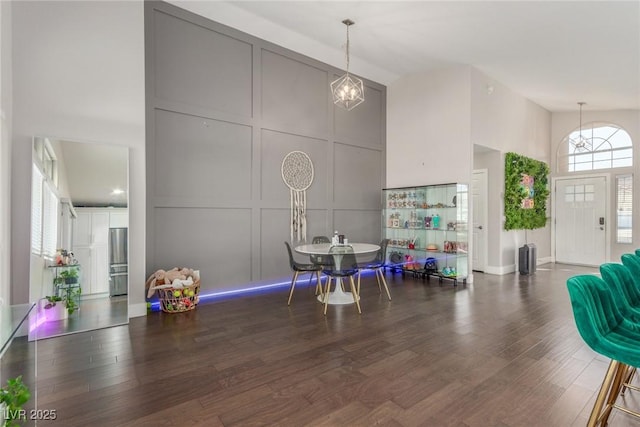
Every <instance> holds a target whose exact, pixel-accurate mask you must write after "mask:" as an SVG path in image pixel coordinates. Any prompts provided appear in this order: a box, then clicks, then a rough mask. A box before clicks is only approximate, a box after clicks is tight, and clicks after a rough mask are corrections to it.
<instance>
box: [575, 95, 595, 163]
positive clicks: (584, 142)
mask: <svg viewBox="0 0 640 427" xmlns="http://www.w3.org/2000/svg"><path fill="white" fill-rule="evenodd" d="M585 104H586V102H578V105H579V106H580V127H579V131H578V140H577V141H576V142H575V143H574V145H575V147H576V151H590V150H591V147H590V146H591V143H590V142H589V140H588V139H587V138H585V137H584V136H582V106H583V105H585Z"/></svg>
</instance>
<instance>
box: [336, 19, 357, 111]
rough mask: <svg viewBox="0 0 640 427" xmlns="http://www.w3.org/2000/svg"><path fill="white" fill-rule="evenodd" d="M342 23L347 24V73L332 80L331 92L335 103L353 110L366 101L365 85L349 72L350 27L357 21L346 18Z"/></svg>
mask: <svg viewBox="0 0 640 427" xmlns="http://www.w3.org/2000/svg"><path fill="white" fill-rule="evenodd" d="M342 23H343V24H344V25H346V26H347V74H345V75H344V76H342V77H340V78H338V79H336V80H334V81H333V82H331V93H332V94H333V103H334V104H335V105H337V106H339V107H342V108H344V109H346V110H351V109H353V108H355V107H357V106H358V105H360V104H361V103H362V102H364V85H363V83H362V80H360V79H359V78H357V77H354V76H352V75H351V74H349V27H350V26H352V25H353V24H355V22H353V21H352V20H350V19H345V20H344V21H342Z"/></svg>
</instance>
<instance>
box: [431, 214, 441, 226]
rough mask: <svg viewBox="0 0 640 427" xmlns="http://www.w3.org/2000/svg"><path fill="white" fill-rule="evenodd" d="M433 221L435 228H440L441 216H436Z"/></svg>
mask: <svg viewBox="0 0 640 427" xmlns="http://www.w3.org/2000/svg"><path fill="white" fill-rule="evenodd" d="M431 221H432V222H433V228H440V215H438V214H435V215H434V216H433V218H432V219H431Z"/></svg>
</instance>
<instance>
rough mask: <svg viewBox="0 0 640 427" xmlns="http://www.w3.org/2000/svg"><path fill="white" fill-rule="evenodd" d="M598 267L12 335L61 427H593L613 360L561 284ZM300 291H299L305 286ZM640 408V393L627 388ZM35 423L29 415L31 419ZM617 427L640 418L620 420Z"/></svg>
mask: <svg viewBox="0 0 640 427" xmlns="http://www.w3.org/2000/svg"><path fill="white" fill-rule="evenodd" d="M595 272H596V270H595V269H589V268H582V267H573V266H563V265H550V264H548V265H544V266H541V267H539V269H538V271H537V273H536V274H535V275H533V276H530V277H526V276H523V277H520V276H518V275H517V274H510V275H506V276H491V275H484V274H481V273H476V274H475V283H474V284H469V285H459V286H458V287H453V286H452V285H451V282H447V281H445V282H443V283H438V281H437V280H435V279H431V281H429V282H423V281H422V280H421V279H413V278H410V277H406V278H405V279H404V280H403V279H402V277H401V276H400V275H399V274H396V275H391V274H389V273H388V274H387V278H388V282H389V285H390V288H391V294H392V297H393V301H391V302H389V301H388V300H387V299H386V297H385V296H384V295H381V294H379V293H378V288H377V285H376V284H375V279H374V277H373V276H368V277H367V278H366V279H365V281H364V283H363V289H362V292H361V293H362V301H361V305H362V315H358V314H357V312H356V310H355V307H354V306H353V305H345V306H330V307H329V310H328V313H327V316H326V317H325V316H323V315H322V306H321V304H319V303H318V302H317V301H316V299H315V298H314V296H313V287H310V288H307V287H304V286H300V287H298V288H297V289H296V292H295V293H294V298H293V302H292V305H291V306H290V307H287V305H286V299H287V289H285V288H282V289H277V290H273V291H270V292H265V293H262V294H258V295H251V296H244V297H238V298H235V299H227V300H221V301H216V302H211V303H207V304H201V305H200V306H199V307H198V308H197V309H196V310H195V311H192V312H188V313H181V314H164V313H153V314H151V315H149V316H147V317H143V318H135V319H132V320H131V322H130V324H129V325H128V326H119V327H113V328H108V329H102V330H96V331H90V332H83V333H78V334H74V335H68V336H63V337H58V338H51V339H46V340H41V341H37V342H28V341H27V340H26V339H24V338H20V339H17V340H15V341H14V343H13V344H12V346H11V347H10V349H9V351H8V353H7V354H5V356H4V357H3V359H2V375H3V378H4V377H5V376H10V375H17V374H24V375H25V378H26V379H27V381H34V374H35V372H34V370H33V369H32V366H33V360H34V358H35V357H36V356H37V396H34V397H33V398H32V400H31V402H30V405H35V404H37V407H38V408H39V409H44V410H51V409H55V411H56V415H57V419H56V420H55V421H38V423H37V424H38V425H60V426H65V427H67V426H83V427H84V426H120V425H127V426H258V425H277V426H303V425H325V426H356V425H358V426H371V425H384V426H483V427H484V426H502V427H505V426H583V425H586V420H587V417H588V415H589V412H590V410H591V407H592V405H593V401H594V399H595V393H596V390H597V388H598V387H599V385H600V382H601V380H602V378H603V376H604V372H605V370H606V367H607V364H608V360H607V359H605V358H603V357H601V356H598V355H597V354H595V353H594V352H593V351H591V350H590V349H589V348H588V347H587V346H586V345H585V344H584V343H583V341H582V339H581V338H580V336H579V335H578V333H577V330H576V328H575V325H574V322H573V314H572V311H571V306H570V303H569V299H568V295H567V291H566V286H565V282H566V279H567V278H568V277H570V276H572V275H575V274H580V273H595ZM301 283H302V282H301ZM626 399H627V403H629V402H630V405H631V406H634V405H636V406H640V402H638V401H639V400H640V393H638V392H627V396H626ZM31 424H33V422H32V421H29V422H28V423H27V425H31ZM610 425H612V426H631V425H636V426H637V425H640V423H639V422H638V421H637V420H636V419H634V418H632V417H629V416H627V415H625V414H623V413H620V412H614V415H613V417H612V418H611V423H610Z"/></svg>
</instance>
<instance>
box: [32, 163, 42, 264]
mask: <svg viewBox="0 0 640 427" xmlns="http://www.w3.org/2000/svg"><path fill="white" fill-rule="evenodd" d="M32 169H33V172H32V174H31V252H32V253H33V254H35V255H42V174H41V173H40V170H39V169H38V168H37V167H36V165H33V168H32Z"/></svg>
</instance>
